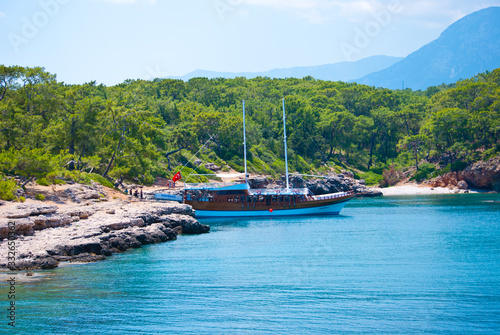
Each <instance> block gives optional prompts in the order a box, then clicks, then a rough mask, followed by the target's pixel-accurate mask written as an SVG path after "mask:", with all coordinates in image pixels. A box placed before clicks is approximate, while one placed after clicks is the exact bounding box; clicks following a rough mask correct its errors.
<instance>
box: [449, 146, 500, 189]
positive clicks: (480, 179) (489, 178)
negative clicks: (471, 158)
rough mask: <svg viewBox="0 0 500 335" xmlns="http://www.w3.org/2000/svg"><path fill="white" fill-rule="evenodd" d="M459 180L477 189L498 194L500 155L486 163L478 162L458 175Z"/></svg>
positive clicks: (499, 186) (499, 185)
mask: <svg viewBox="0 0 500 335" xmlns="http://www.w3.org/2000/svg"><path fill="white" fill-rule="evenodd" d="M458 175H459V179H460V180H465V181H467V183H468V184H469V185H472V186H475V187H477V188H486V189H492V190H494V191H497V192H500V155H499V156H496V157H495V158H492V159H490V160H488V161H486V162H485V161H480V162H476V163H474V164H472V165H471V166H468V167H467V168H465V170H463V171H460V172H459V173H458Z"/></svg>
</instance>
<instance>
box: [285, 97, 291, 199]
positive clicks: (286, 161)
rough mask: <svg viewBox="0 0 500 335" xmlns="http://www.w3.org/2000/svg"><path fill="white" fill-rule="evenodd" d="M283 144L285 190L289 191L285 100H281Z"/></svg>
mask: <svg viewBox="0 0 500 335" xmlns="http://www.w3.org/2000/svg"><path fill="white" fill-rule="evenodd" d="M283 136H284V138H283V142H284V143H285V168H286V190H287V191H289V190H290V186H289V181H288V154H287V148H286V117H285V98H283Z"/></svg>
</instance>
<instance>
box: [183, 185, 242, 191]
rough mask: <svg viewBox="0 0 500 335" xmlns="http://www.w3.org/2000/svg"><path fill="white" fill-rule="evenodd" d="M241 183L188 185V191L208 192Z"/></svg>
mask: <svg viewBox="0 0 500 335" xmlns="http://www.w3.org/2000/svg"><path fill="white" fill-rule="evenodd" d="M239 184H241V183H189V184H188V183H186V186H185V188H186V190H188V191H189V190H208V189H217V188H223V187H229V186H235V185H239Z"/></svg>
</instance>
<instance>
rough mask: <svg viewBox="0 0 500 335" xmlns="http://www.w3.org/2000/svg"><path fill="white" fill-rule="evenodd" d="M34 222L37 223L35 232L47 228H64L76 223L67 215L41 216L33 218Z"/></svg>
mask: <svg viewBox="0 0 500 335" xmlns="http://www.w3.org/2000/svg"><path fill="white" fill-rule="evenodd" d="M32 220H33V222H34V223H35V225H34V227H33V229H34V230H42V229H46V228H54V227H63V226H67V225H69V224H70V223H72V222H74V221H73V219H72V217H71V216H69V215H66V214H55V215H47V216H46V215H39V216H35V217H33V219H32Z"/></svg>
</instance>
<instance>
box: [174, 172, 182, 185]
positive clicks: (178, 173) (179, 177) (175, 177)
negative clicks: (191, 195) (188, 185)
mask: <svg viewBox="0 0 500 335" xmlns="http://www.w3.org/2000/svg"><path fill="white" fill-rule="evenodd" d="M181 178H182V176H181V172H180V171H179V172H177V173H176V174H175V176H174V177H173V178H172V180H173V181H174V183H175V182H176V181H177V180H179V179H181Z"/></svg>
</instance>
